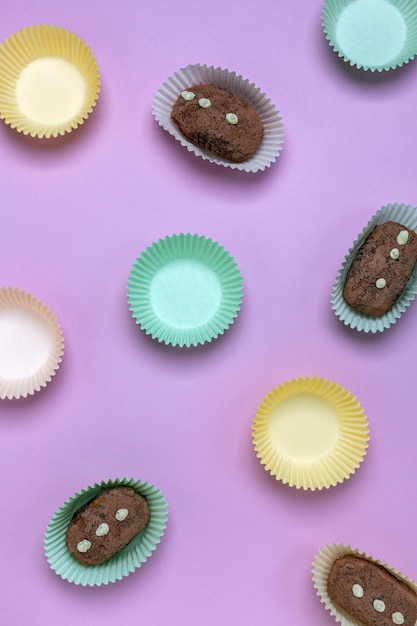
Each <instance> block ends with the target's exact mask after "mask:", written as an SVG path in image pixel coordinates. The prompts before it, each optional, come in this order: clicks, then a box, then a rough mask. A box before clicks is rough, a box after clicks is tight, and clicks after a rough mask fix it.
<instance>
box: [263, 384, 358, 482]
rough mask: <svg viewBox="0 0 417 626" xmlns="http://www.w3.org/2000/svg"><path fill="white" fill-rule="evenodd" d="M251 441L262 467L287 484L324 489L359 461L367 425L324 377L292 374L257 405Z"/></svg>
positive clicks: (344, 395)
mask: <svg viewBox="0 0 417 626" xmlns="http://www.w3.org/2000/svg"><path fill="white" fill-rule="evenodd" d="M252 434H253V444H254V448H255V452H256V455H257V457H258V458H259V459H260V462H261V464H262V465H264V466H265V470H267V471H269V473H270V474H271V475H272V476H274V477H275V478H276V479H277V480H279V481H282V482H283V483H284V484H287V485H289V486H290V487H296V488H297V489H304V490H312V491H314V490H315V489H319V490H320V489H327V488H329V487H331V486H334V485H336V484H338V483H341V482H343V481H344V480H345V479H347V478H349V477H350V476H351V475H352V474H353V473H354V472H355V470H356V469H357V468H358V467H359V465H360V463H361V462H362V460H363V458H364V456H365V454H366V449H367V447H368V440H369V429H368V422H367V419H366V416H365V414H364V411H363V408H362V407H361V405H360V404H359V402H358V401H357V400H356V398H355V397H354V396H352V395H351V393H350V392H349V391H347V390H346V389H345V388H344V387H341V386H340V385H338V384H337V383H334V382H332V381H330V380H325V379H324V378H317V377H314V378H309V377H307V378H295V379H293V380H290V381H287V382H285V383H284V384H282V385H279V386H278V387H276V388H274V389H272V390H271V391H270V392H269V393H268V394H267V396H266V397H265V398H264V399H263V400H262V402H261V404H260V405H259V407H258V410H257V412H256V416H255V419H254V422H253V425H252Z"/></svg>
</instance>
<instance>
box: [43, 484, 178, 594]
mask: <svg viewBox="0 0 417 626" xmlns="http://www.w3.org/2000/svg"><path fill="white" fill-rule="evenodd" d="M120 485H124V486H127V487H132V488H133V489H134V490H135V491H136V492H137V493H140V494H141V495H142V496H144V497H145V498H146V500H147V502H148V505H149V509H150V519H149V522H148V524H147V526H146V528H145V529H144V530H143V531H142V532H140V533H139V534H138V535H136V536H135V537H134V538H133V539H132V541H131V542H130V543H129V544H128V545H127V546H125V547H124V548H123V550H121V551H120V552H119V553H118V554H116V555H115V556H113V557H111V558H110V559H109V560H108V561H105V562H104V563H101V564H100V565H83V564H82V563H79V562H78V561H77V560H76V559H75V558H74V557H73V556H72V554H70V552H69V551H68V548H67V545H66V542H65V536H66V532H67V528H68V525H69V523H70V521H71V518H72V516H73V515H74V513H75V512H76V511H77V510H78V509H79V508H80V507H82V506H83V505H84V504H86V503H87V502H89V501H90V500H92V499H93V498H94V497H95V496H96V495H97V494H98V493H99V492H100V491H101V490H102V489H105V488H110V487H117V486H120ZM167 519H168V508H167V503H166V500H165V497H164V496H163V495H162V493H161V492H160V491H159V490H158V489H156V487H154V486H153V485H150V484H149V483H147V482H142V481H141V480H134V479H133V478H131V479H129V480H128V479H126V478H122V479H119V478H116V479H115V480H107V481H102V482H101V483H94V485H93V486H90V487H87V488H85V489H82V490H81V491H79V492H78V493H76V494H75V495H73V496H72V497H71V498H69V499H68V500H67V501H66V502H65V503H64V504H62V506H60V507H59V509H58V510H57V511H56V512H55V514H54V516H53V517H52V519H51V521H50V522H49V525H48V528H47V530H46V533H45V540H44V547H45V555H46V558H47V561H48V563H49V565H50V567H51V569H52V570H54V571H55V573H56V574H58V575H59V576H61V578H63V579H64V580H67V581H68V582H70V583H74V584H76V585H82V586H83V587H86V586H90V587H94V586H100V585H107V584H109V583H114V582H116V581H117V580H121V579H122V578H124V577H125V576H128V575H129V574H131V573H132V572H134V571H135V570H136V569H138V568H139V567H141V565H142V563H145V561H147V559H148V558H149V557H150V556H151V554H152V553H153V551H154V550H155V549H156V547H157V545H158V544H159V543H160V541H161V537H162V536H163V534H164V531H165V527H166V523H167Z"/></svg>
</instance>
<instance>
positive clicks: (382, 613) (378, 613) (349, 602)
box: [327, 554, 417, 626]
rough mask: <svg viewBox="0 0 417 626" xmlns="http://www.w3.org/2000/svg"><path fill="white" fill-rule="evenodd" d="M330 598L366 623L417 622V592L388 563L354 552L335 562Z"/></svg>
mask: <svg viewBox="0 0 417 626" xmlns="http://www.w3.org/2000/svg"><path fill="white" fill-rule="evenodd" d="M327 591H328V594H329V597H330V599H331V600H332V602H334V603H335V604H337V605H339V607H340V608H342V609H343V610H344V611H346V612H347V613H348V614H349V615H350V616H351V617H352V618H355V619H357V620H360V621H361V622H363V624H365V626H394V625H397V626H401V625H404V626H416V622H417V594H416V593H415V592H414V591H413V590H412V589H411V587H409V586H408V585H407V584H406V583H405V582H404V581H401V580H399V579H398V578H397V577H396V576H394V574H392V573H391V572H389V571H388V570H387V569H386V568H385V567H383V566H382V565H379V564H377V563H374V562H373V561H370V560H368V559H366V558H364V557H360V556H357V555H353V554H347V555H345V556H342V557H340V558H338V559H336V561H335V562H334V563H333V565H332V567H331V569H330V572H329V576H328V580H327Z"/></svg>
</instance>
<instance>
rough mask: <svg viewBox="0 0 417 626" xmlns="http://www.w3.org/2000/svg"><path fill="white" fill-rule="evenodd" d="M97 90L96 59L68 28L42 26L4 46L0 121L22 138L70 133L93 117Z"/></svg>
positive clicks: (0, 58) (13, 37) (0, 57)
mask: <svg viewBox="0 0 417 626" xmlns="http://www.w3.org/2000/svg"><path fill="white" fill-rule="evenodd" d="M99 91H100V76H99V70H98V67H97V63H96V60H95V58H94V55H93V53H92V52H91V50H90V48H89V47H88V46H87V45H86V44H85V43H84V41H82V40H81V39H80V38H79V37H78V36H77V35H76V34H75V33H72V32H71V31H69V30H65V29H64V28H61V27H57V26H50V25H47V24H38V25H35V26H29V27H27V28H23V29H22V30H19V31H17V32H16V33H14V34H13V35H11V36H10V37H8V38H7V39H5V40H4V41H3V43H2V44H1V45H0V118H1V119H3V120H4V121H5V122H6V124H9V125H10V126H11V128H15V129H16V130H17V131H18V132H21V133H23V134H24V135H30V136H31V137H39V138H43V137H45V138H47V139H49V138H50V137H57V136H58V135H64V134H65V133H70V132H71V131H72V130H73V129H75V128H77V127H78V126H79V125H80V124H83V123H84V121H85V120H86V119H87V118H88V117H89V115H90V113H91V112H92V111H93V108H94V106H95V104H96V101H97V99H98V96H99Z"/></svg>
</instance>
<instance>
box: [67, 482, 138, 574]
mask: <svg viewBox="0 0 417 626" xmlns="http://www.w3.org/2000/svg"><path fill="white" fill-rule="evenodd" d="M149 517H150V511H149V506H148V503H147V501H146V499H145V498H144V497H143V496H142V495H141V494H139V493H137V492H136V491H135V490H134V489H132V488H131V487H125V486H120V487H113V488H111V489H104V490H103V491H101V492H100V493H99V494H98V495H97V496H95V497H94V498H93V499H92V500H90V501H89V502H87V504H84V505H83V506H82V507H81V508H80V509H78V510H77V511H76V512H75V514H74V515H73V517H72V519H71V522H70V524H69V526H68V529H67V534H66V543H67V547H68V550H69V551H70V553H71V554H72V555H73V556H74V557H75V558H76V559H77V561H79V562H80V563H83V564H84V565H99V564H100V563H103V562H104V561H107V559H109V558H110V557H112V556H114V555H115V554H117V553H118V552H120V550H122V548H124V547H125V546H126V545H127V544H128V543H129V542H130V541H131V540H132V539H133V537H135V536H136V535H137V534H138V533H140V532H141V531H142V530H143V529H144V528H145V526H146V525H147V523H148V521H149Z"/></svg>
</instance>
